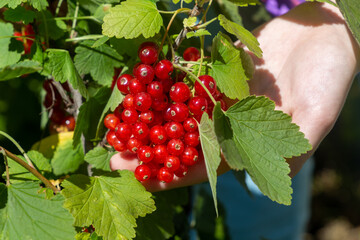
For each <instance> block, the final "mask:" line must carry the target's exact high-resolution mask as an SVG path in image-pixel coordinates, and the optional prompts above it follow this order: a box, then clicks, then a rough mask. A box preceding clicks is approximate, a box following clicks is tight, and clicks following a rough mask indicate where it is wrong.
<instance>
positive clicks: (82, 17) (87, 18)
mask: <svg viewBox="0 0 360 240" xmlns="http://www.w3.org/2000/svg"><path fill="white" fill-rule="evenodd" d="M54 19H55V20H93V21H95V22H98V23H102V22H101V21H100V20H99V19H97V18H95V17H94V16H80V17H75V16H74V17H56V18H54Z"/></svg>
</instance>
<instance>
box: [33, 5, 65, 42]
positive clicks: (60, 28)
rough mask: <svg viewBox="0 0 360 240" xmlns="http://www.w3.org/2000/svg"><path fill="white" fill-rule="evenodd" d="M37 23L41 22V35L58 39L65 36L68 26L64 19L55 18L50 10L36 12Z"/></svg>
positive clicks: (39, 28)
mask: <svg viewBox="0 0 360 240" xmlns="http://www.w3.org/2000/svg"><path fill="white" fill-rule="evenodd" d="M36 19H37V23H39V27H38V30H39V33H40V35H41V36H47V37H49V38H51V39H53V40H58V39H59V38H61V37H62V36H64V34H65V31H66V29H67V26H66V24H65V22H64V21H62V20H56V19H54V17H53V15H52V14H51V13H50V12H49V11H47V10H46V11H41V12H37V13H36Z"/></svg>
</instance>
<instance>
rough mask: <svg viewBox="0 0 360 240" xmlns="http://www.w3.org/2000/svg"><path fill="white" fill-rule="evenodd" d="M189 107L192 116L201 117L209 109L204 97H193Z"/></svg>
mask: <svg viewBox="0 0 360 240" xmlns="http://www.w3.org/2000/svg"><path fill="white" fill-rule="evenodd" d="M188 106H189V110H190V112H191V113H192V114H194V115H199V116H201V115H202V114H203V113H204V112H205V111H206V109H207V108H208V102H207V100H206V98H204V97H193V98H192V99H190V100H189V103H188Z"/></svg>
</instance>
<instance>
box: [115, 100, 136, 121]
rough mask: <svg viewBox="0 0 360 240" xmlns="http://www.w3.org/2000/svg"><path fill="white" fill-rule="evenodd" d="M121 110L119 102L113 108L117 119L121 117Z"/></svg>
mask: <svg viewBox="0 0 360 240" xmlns="http://www.w3.org/2000/svg"><path fill="white" fill-rule="evenodd" d="M129 108H132V106H131V107H129ZM122 112H123V107H122V104H119V105H118V106H117V107H116V108H115V110H114V114H115V116H116V117H117V118H118V119H121V114H122Z"/></svg>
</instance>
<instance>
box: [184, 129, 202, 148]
mask: <svg viewBox="0 0 360 240" xmlns="http://www.w3.org/2000/svg"><path fill="white" fill-rule="evenodd" d="M184 143H185V144H186V145H187V146H190V147H196V146H198V145H199V144H200V138H199V133H198V132H188V133H186V134H185V135H184Z"/></svg>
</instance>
